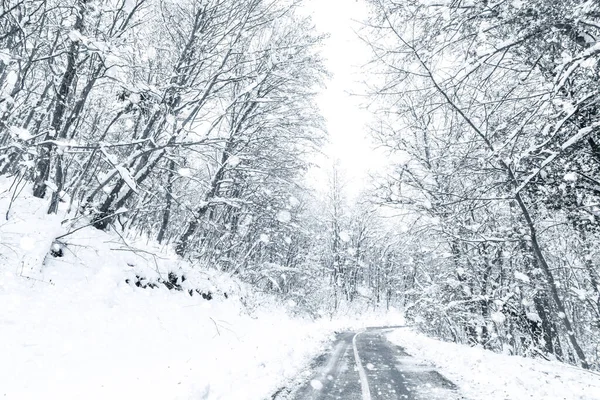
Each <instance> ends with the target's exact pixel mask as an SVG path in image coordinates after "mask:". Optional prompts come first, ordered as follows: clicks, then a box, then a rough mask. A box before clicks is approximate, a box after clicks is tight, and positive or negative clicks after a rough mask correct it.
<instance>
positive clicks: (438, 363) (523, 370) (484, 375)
mask: <svg viewBox="0 0 600 400" xmlns="http://www.w3.org/2000/svg"><path fill="white" fill-rule="evenodd" d="M388 339H389V340H390V341H392V342H393V343H395V344H397V345H398V346H401V347H403V348H404V349H406V351H407V352H408V353H409V354H411V355H413V356H414V357H415V358H416V359H417V361H420V362H422V363H424V364H428V365H431V366H432V368H435V369H436V370H437V371H439V372H440V373H441V374H442V375H444V376H446V378H448V379H450V380H451V381H452V382H454V383H455V384H456V385H457V386H458V387H459V390H460V391H461V392H462V394H463V395H464V396H466V398H468V399H471V400H481V399H485V400H542V399H543V400H598V399H600V374H598V373H594V372H588V371H585V370H582V369H580V368H576V367H572V366H569V365H565V364H561V363H559V362H550V361H544V360H536V359H529V358H523V357H518V356H508V355H503V354H496V353H493V352H491V351H487V350H484V349H481V348H473V347H469V346H464V345H458V344H454V343H445V342H441V341H438V340H433V339H430V338H427V337H425V336H423V335H421V334H418V333H415V332H413V331H411V330H409V329H397V330H395V331H394V332H392V333H390V334H389V335H388Z"/></svg>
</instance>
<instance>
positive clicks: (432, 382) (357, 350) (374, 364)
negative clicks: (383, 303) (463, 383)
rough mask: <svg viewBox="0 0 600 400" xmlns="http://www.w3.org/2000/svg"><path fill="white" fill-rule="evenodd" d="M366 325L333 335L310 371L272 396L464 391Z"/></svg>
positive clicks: (364, 398)
mask: <svg viewBox="0 0 600 400" xmlns="http://www.w3.org/2000/svg"><path fill="white" fill-rule="evenodd" d="M392 329H394V328H370V329H367V330H366V331H360V332H346V333H342V334H340V335H338V338H337V340H336V342H335V343H334V345H333V348H332V350H331V351H330V352H328V353H327V354H323V355H322V356H320V357H319V358H318V359H317V360H316V362H315V365H314V371H313V372H312V376H310V377H309V378H308V380H307V381H305V382H303V383H300V384H298V385H297V387H296V388H294V389H284V390H281V391H280V392H279V393H278V394H277V395H275V396H274V397H273V399H274V400H333V399H339V400H396V399H399V400H400V399H402V400H425V399H427V400H436V399H440V400H441V399H444V400H458V399H462V398H463V397H462V396H461V395H460V394H459V393H458V392H457V391H456V387H455V386H454V384H452V383H451V382H450V381H448V380H447V379H445V378H444V377H443V376H442V375H440V374H439V373H438V372H436V371H435V370H433V369H432V367H428V366H425V365H422V364H418V363H417V362H416V361H415V360H414V359H413V358H412V357H410V356H409V355H408V354H406V353H405V352H404V351H403V349H401V348H400V347H397V346H395V345H393V344H392V343H390V342H389V341H388V340H387V339H386V337H385V333H386V332H390V331H391V330H392Z"/></svg>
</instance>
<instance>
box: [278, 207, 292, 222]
mask: <svg viewBox="0 0 600 400" xmlns="http://www.w3.org/2000/svg"><path fill="white" fill-rule="evenodd" d="M291 220H292V214H291V213H290V212H289V211H288V210H280V211H279V212H278V213H277V221H279V222H281V223H283V224H287V223H288V222H290V221H291Z"/></svg>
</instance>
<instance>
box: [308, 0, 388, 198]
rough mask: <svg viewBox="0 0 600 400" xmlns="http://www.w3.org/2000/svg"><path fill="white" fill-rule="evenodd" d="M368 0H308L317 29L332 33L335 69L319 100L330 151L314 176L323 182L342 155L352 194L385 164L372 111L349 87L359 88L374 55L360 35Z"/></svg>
mask: <svg viewBox="0 0 600 400" xmlns="http://www.w3.org/2000/svg"><path fill="white" fill-rule="evenodd" d="M365 3H366V2H365V1H364V0H307V3H306V4H307V6H306V7H307V9H308V11H309V13H310V14H311V15H312V17H313V20H314V22H315V24H316V27H317V29H318V30H319V31H320V32H323V33H328V34H329V35H330V37H329V39H328V40H327V41H326V43H325V47H324V48H323V55H324V57H325V58H326V66H327V68H328V69H329V71H330V72H331V73H332V74H333V77H332V79H331V80H330V81H329V82H328V83H327V89H326V90H325V91H324V92H323V94H322V95H321V96H320V97H319V100H318V101H319V106H320V108H321V111H322V113H323V115H324V117H325V118H326V119H327V129H328V132H329V136H330V143H329V145H328V146H327V147H326V148H325V149H324V152H325V154H326V156H327V157H322V158H319V160H318V163H319V164H320V165H321V171H312V172H311V174H310V175H309V176H310V177H311V179H313V180H317V181H319V182H317V183H316V184H317V187H320V188H324V186H326V182H327V175H328V173H329V170H330V169H331V165H332V164H333V161H334V160H335V159H338V160H339V163H340V166H341V169H342V170H343V175H345V177H344V178H345V180H346V181H348V190H349V191H350V192H351V193H349V194H350V195H354V194H357V192H358V191H359V190H360V189H361V188H363V187H364V186H365V185H366V184H368V181H369V179H368V172H369V171H370V170H373V169H378V168H379V167H380V166H381V165H383V164H382V161H383V160H382V159H381V155H379V156H376V155H375V152H374V151H373V150H372V149H371V147H372V146H371V144H370V142H369V140H368V139H367V128H366V124H367V123H368V121H369V114H368V113H367V112H366V111H364V110H362V109H361V107H360V103H361V102H364V99H363V98H361V97H359V96H352V95H351V94H350V93H360V91H361V88H362V85H361V84H360V82H361V80H363V79H364V75H362V74H361V71H360V66H361V65H364V64H366V63H367V62H368V60H369V54H370V53H369V49H368V48H367V46H366V45H365V44H364V43H363V42H362V41H361V40H360V39H359V38H358V37H357V36H356V33H355V30H358V29H359V28H360V23H359V21H362V20H364V19H365V18H366V16H367V5H366V4H365Z"/></svg>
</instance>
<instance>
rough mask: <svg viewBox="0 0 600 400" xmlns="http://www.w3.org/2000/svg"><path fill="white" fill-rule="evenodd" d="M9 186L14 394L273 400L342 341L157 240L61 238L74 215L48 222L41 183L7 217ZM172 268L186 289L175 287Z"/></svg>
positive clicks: (5, 255) (1, 324) (8, 331)
mask: <svg viewBox="0 0 600 400" xmlns="http://www.w3.org/2000/svg"><path fill="white" fill-rule="evenodd" d="M9 184H10V182H8V181H6V180H5V179H0V211H1V212H2V221H0V304H1V305H2V306H1V309H0V355H1V356H0V397H2V398H6V399H19V400H21V399H40V398H56V399H58V398H60V399H127V398H128V399H142V398H143V399H192V398H193V399H214V400H217V399H227V400H231V399H236V400H244V399H249V400H257V399H263V398H267V397H269V395H270V394H271V393H272V392H274V391H275V390H276V389H277V388H278V387H280V386H282V385H284V384H285V382H287V381H288V380H291V379H292V378H293V377H294V376H295V375H296V374H297V373H298V372H299V371H300V370H301V369H302V368H303V367H304V366H305V365H307V364H308V362H309V361H310V359H311V358H312V357H313V356H314V354H316V353H318V352H319V351H320V350H321V349H322V347H323V346H324V342H325V341H326V340H327V339H328V338H329V337H330V332H331V329H332V328H331V327H327V326H319V325H318V324H317V323H315V322H312V321H309V320H304V319H302V318H298V317H296V318H292V317H291V316H290V314H289V312H288V310H287V309H286V308H285V307H283V306H282V305H278V304H276V299H274V298H273V297H270V296H266V295H260V294H256V293H254V291H253V290H251V288H249V287H247V286H245V285H244V284H242V283H241V282H239V281H237V280H236V279H233V278H232V277H230V276H227V275H225V274H221V273H217V272H209V271H205V270H202V269H198V268H191V267H190V266H189V265H188V264H185V263H183V262H181V261H179V260H178V259H177V258H176V257H174V256H172V255H169V254H165V252H164V251H161V250H160V249H157V248H153V247H152V246H148V245H145V244H141V243H138V242H134V241H131V240H128V239H124V238H120V237H119V236H118V235H116V234H106V233H104V232H100V231H98V230H95V229H93V228H83V229H81V230H78V231H77V232H75V233H74V234H72V235H69V236H67V237H65V238H63V239H60V241H59V243H55V242H54V238H56V237H57V236H59V235H61V234H63V233H65V228H64V227H63V226H62V225H61V219H64V218H65V215H60V214H59V216H52V217H48V216H47V215H46V214H45V212H46V209H47V202H46V201H40V200H38V199H34V198H31V197H30V196H28V195H26V193H30V188H25V189H24V190H23V191H22V192H21V194H20V195H19V197H18V199H17V201H16V202H14V204H13V205H12V209H11V211H10V212H9V214H8V220H6V219H5V218H4V216H5V213H6V211H7V210H8V208H9V204H10V203H11V201H10V199H11V196H12V192H9V191H7V190H6V188H7V187H8V185H9ZM51 249H54V250H55V251H58V252H62V257H53V256H52V255H50V250H51ZM169 273H172V274H173V276H175V277H176V278H177V279H176V281H175V285H176V286H178V287H180V289H181V290H179V291H178V290H168V289H167V284H165V283H163V282H166V281H168V280H169ZM184 276H185V280H184V279H183V277H184ZM136 282H138V283H139V285H140V287H138V286H136V284H135V283H136ZM148 283H153V286H155V288H150V287H149V286H148ZM142 286H146V288H145V289H144V288H142ZM189 291H192V296H190V294H189ZM207 298H210V300H207Z"/></svg>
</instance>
